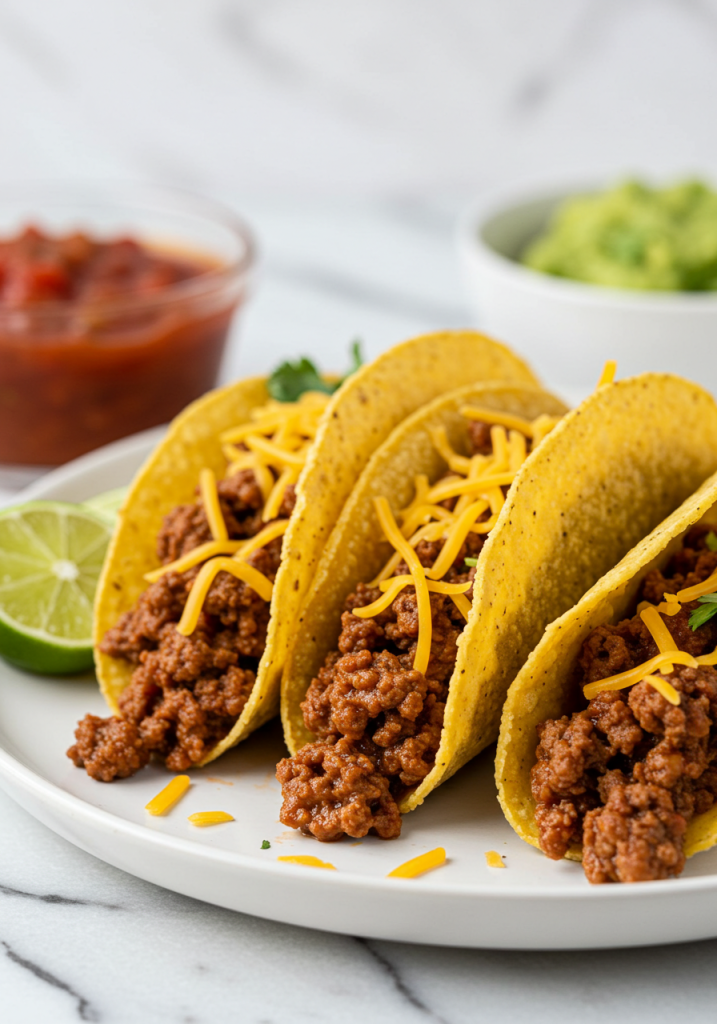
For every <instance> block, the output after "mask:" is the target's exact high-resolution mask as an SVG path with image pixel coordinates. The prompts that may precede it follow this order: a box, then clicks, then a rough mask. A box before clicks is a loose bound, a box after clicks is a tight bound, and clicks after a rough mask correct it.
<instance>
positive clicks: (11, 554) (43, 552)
mask: <svg viewBox="0 0 717 1024" xmlns="http://www.w3.org/2000/svg"><path fill="white" fill-rule="evenodd" d="M111 533H112V528H111V526H110V525H109V524H108V523H107V522H106V521H105V520H103V519H102V518H100V517H98V516H97V515H95V514H94V513H92V512H90V511H88V510H87V509H86V508H84V507H83V506H81V505H69V504H66V503H64V502H59V501H31V502H27V503H26V504H24V505H17V506H15V507H14V508H9V509H5V510H4V511H2V512H0V655H2V656H3V657H4V658H6V659H7V660H8V661H11V662H13V663H14V664H15V665H19V666H20V668H25V669H29V670H30V671H31V672H43V673H51V674H62V673H69V672H81V671H83V670H85V669H88V668H90V667H91V666H92V603H93V601H94V596H95V588H96V586H97V580H98V577H99V574H100V570H101V569H102V562H103V561H104V557H105V551H106V550H107V544H108V542H109V539H110V535H111Z"/></svg>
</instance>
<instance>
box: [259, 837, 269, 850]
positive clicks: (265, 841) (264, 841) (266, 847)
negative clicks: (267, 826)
mask: <svg viewBox="0 0 717 1024" xmlns="http://www.w3.org/2000/svg"><path fill="white" fill-rule="evenodd" d="M261 848H262V850H270V849H271V843H270V842H269V840H268V839H262V841H261Z"/></svg>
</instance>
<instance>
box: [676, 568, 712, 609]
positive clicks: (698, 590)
mask: <svg viewBox="0 0 717 1024" xmlns="http://www.w3.org/2000/svg"><path fill="white" fill-rule="evenodd" d="M715 591H717V573H713V574H712V575H711V576H710V577H708V579H706V580H705V581H704V582H703V583H696V584H695V586H694V587H687V588H686V590H678V591H677V594H676V595H675V597H676V598H677V600H678V601H679V602H680V604H685V602H686V601H694V600H695V599H696V598H698V597H704V595H705V594H714V593H715ZM671 597H672V594H665V600H670V598H671Z"/></svg>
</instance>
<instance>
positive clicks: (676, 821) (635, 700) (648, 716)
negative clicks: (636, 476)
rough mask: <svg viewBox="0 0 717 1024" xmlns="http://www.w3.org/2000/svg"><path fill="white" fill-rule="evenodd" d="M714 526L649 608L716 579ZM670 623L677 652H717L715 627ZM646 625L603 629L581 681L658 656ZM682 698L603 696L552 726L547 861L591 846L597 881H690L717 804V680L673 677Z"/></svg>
mask: <svg viewBox="0 0 717 1024" xmlns="http://www.w3.org/2000/svg"><path fill="white" fill-rule="evenodd" d="M708 532H709V528H708V527H704V526H698V527H694V528H693V529H692V530H691V531H690V532H689V533H688V535H687V536H686V538H685V541H684V544H683V547H682V548H681V549H680V550H679V551H678V552H677V553H676V554H675V556H674V557H673V558H672V560H671V561H670V563H669V565H668V566H667V569H666V570H665V573H664V574H663V573H662V572H659V571H657V570H656V571H653V572H651V573H649V574H648V575H647V577H646V578H645V580H644V582H643V586H642V592H641V599H644V600H650V601H652V602H659V601H661V600H662V597H663V594H664V593H666V592H667V593H673V594H674V593H677V591H678V590H681V589H683V588H685V587H689V586H693V585H695V584H696V583H700V582H702V581H703V580H705V579H707V578H708V577H709V576H711V575H712V574H713V573H714V572H715V570H716V569H717V553H714V552H712V551H710V550H709V549H708V548H707V546H706V541H705V538H706V535H707V533H708ZM697 607H699V605H698V603H697V602H691V603H688V604H685V605H683V606H682V610H681V611H680V612H679V614H677V615H675V616H671V617H667V616H663V621H664V622H665V624H666V625H667V628H668V629H669V630H670V633H671V634H672V636H673V638H674V639H675V642H676V643H677V646H678V647H679V648H680V649H681V650H684V651H687V652H688V653H690V654H692V655H694V656H698V655H700V654H705V653H707V652H711V651H713V650H714V649H715V647H717V622H715V620H714V619H712V620H710V621H709V622H707V623H705V624H704V625H702V626H700V627H699V628H698V629H696V630H692V628H691V627H690V625H689V616H690V613H691V612H692V611H693V610H694V609H695V608H697ZM657 653H658V651H657V646H656V645H655V642H654V640H653V639H652V637H651V635H650V632H649V630H648V629H647V627H646V626H645V625H644V623H643V622H642V620H641V619H640V617H639V615H635V616H634V617H633V618H631V619H626V620H624V621H623V622H620V623H618V624H617V625H615V626H600V627H598V628H597V629H595V630H594V631H593V632H592V633H591V634H590V636H589V637H588V638H587V640H586V641H585V643H584V644H583V648H582V652H581V655H580V658H579V664H578V673H577V680H576V682H577V683H578V684H579V686H581V687H582V686H584V685H585V684H586V683H592V682H597V681H599V680H600V679H605V678H607V677H608V676H611V675H614V674H616V673H618V672H624V671H626V670H628V669H630V668H634V667H635V666H636V665H639V664H641V663H643V662H645V661H647V660H648V659H649V658H652V657H654V655H655V654H657ZM663 678H664V679H666V680H667V681H668V682H670V683H671V684H672V686H673V687H674V688H675V689H676V690H677V691H678V693H679V694H680V704H679V705H678V706H674V705H672V704H670V703H669V702H668V701H667V700H665V698H664V697H663V696H661V694H659V693H658V692H657V690H655V688H654V687H652V686H651V685H650V684H649V683H647V682H641V683H638V684H637V685H636V686H633V687H632V688H631V689H630V690H617V691H604V692H602V693H599V694H598V695H597V697H595V698H593V700H591V701H590V702H589V704H588V706H587V708H586V709H585V710H583V711H577V712H575V713H574V714H572V715H571V716H568V715H565V716H563V717H562V718H560V719H557V720H552V719H551V720H548V721H546V722H543V723H542V725H541V726H540V727H539V729H538V734H539V739H540V742H539V744H538V749H537V761H536V764H535V765H534V767H533V769H532V775H531V782H532V791H533V797H534V799H535V801H536V812H535V817H536V823H537V825H538V829H539V833H540V845H541V848H542V850H543V851H544V852H545V853H546V854H547V855H548V856H549V857H553V858H556V859H557V858H560V857H564V856H565V854H566V853H567V851H568V849H569V848H570V847H571V846H573V845H574V844H577V843H580V842H582V844H583V866H584V868H585V873H586V875H587V877H588V879H589V881H591V882H595V883H600V882H640V881H650V880H656V879H662V878H670V877H674V876H676V875H679V874H680V872H681V871H682V869H683V867H684V863H685V856H684V852H683V843H684V835H685V830H686V828H687V823H688V822H689V820H690V819H691V818H692V817H693V816H694V815H695V814H701V813H702V812H703V811H705V810H708V809H709V808H710V807H711V806H712V805H713V803H714V801H715V799H717V767H714V766H713V765H714V762H715V761H717V729H713V726H714V725H715V723H717V671H716V670H715V669H714V668H712V667H710V666H700V667H698V668H688V667H685V666H681V665H676V666H675V669H674V671H673V672H671V673H669V674H667V673H665V674H663Z"/></svg>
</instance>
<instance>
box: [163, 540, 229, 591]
mask: <svg viewBox="0 0 717 1024" xmlns="http://www.w3.org/2000/svg"><path fill="white" fill-rule="evenodd" d="M244 543H245V542H244V541H242V540H210V541H207V543H206V544H200V545H199V547H197V548H192V550H191V551H189V552H188V553H187V554H186V555H182V557H181V558H178V559H177V560H176V561H174V562H168V563H167V565H163V566H162V567H161V568H160V569H154V570H153V571H152V572H146V573H145V574H144V578H145V579H146V580H147V582H148V583H154V582H155V580H158V579H159V578H160V576H164V574H165V573H167V572H186V571H187V569H193V568H194V566H195V565H199V563H200V562H206V561H207V559H208V558H214V556H215V555H233V554H235V553H236V552H237V551H239V549H240V548H241V547H242V545H243V544H244Z"/></svg>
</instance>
